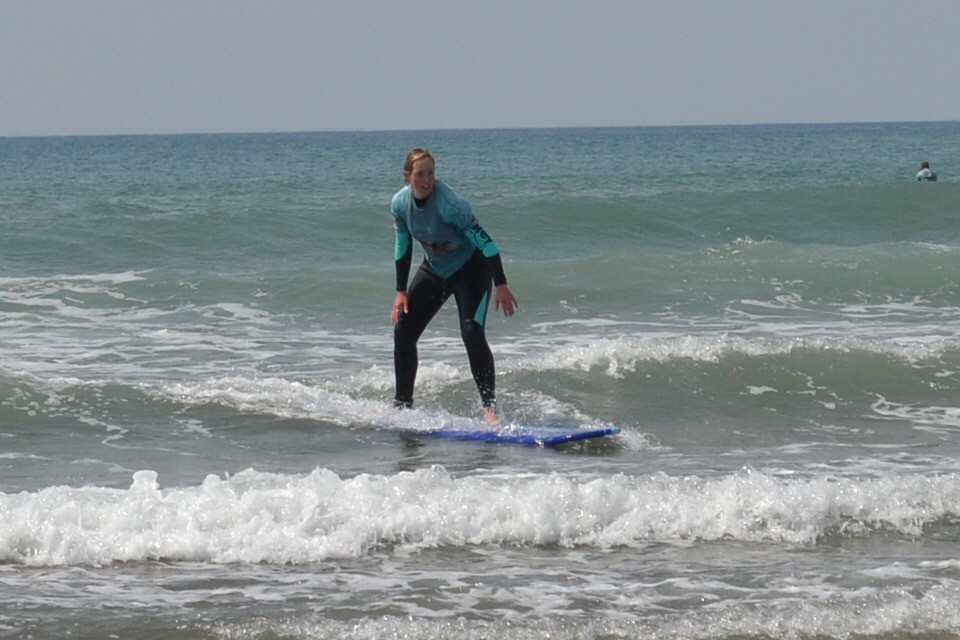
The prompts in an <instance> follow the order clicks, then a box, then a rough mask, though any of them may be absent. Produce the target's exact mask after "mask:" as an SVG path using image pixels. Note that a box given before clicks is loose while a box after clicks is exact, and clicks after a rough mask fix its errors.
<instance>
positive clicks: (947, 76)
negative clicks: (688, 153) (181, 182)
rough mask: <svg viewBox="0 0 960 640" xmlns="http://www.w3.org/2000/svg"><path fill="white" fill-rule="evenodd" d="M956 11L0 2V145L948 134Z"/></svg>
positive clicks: (808, 3) (946, 4) (399, 1)
mask: <svg viewBox="0 0 960 640" xmlns="http://www.w3.org/2000/svg"><path fill="white" fill-rule="evenodd" d="M958 64H960V0H924V1H923V2H916V1H913V2H908V1H906V0H896V1H894V0H849V1H847V0H831V1H822V0H786V1H779V0H699V1H696V0H669V1H667V0H587V1H581V0H552V1H548V0H510V2H506V1H505V0H489V1H488V0H342V1H341V0H313V1H306V0H260V1H241V0H236V1H234V0H153V1H146V0H0V136H38V135H104V134H157V133H224V132H274V131H356V130H424V129H474V128H513V127H583V126H661V125H711V124H768V123H788V122H789V123H815V122H894V121H929V120H957V119H960V81H958V78H960V74H958V68H957V67H958Z"/></svg>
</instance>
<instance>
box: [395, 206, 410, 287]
mask: <svg viewBox="0 0 960 640" xmlns="http://www.w3.org/2000/svg"><path fill="white" fill-rule="evenodd" d="M395 229H396V233H397V244H396V246H395V247H394V249H393V259H394V261H395V264H396V267H397V291H406V290H407V279H408V278H409V277H410V265H411V263H412V262H413V238H412V237H411V236H410V231H409V230H408V229H407V227H406V225H405V224H403V223H400V222H398V223H397V224H396V225H395Z"/></svg>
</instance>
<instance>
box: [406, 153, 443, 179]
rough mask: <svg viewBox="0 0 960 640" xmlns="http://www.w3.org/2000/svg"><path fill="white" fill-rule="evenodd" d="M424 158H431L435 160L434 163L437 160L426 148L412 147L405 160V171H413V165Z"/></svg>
mask: <svg viewBox="0 0 960 640" xmlns="http://www.w3.org/2000/svg"><path fill="white" fill-rule="evenodd" d="M424 158H430V159H431V160H433V162H434V164H436V162H437V160H436V158H434V157H433V154H432V153H430V152H429V151H427V150H426V149H421V148H419V147H417V148H416V149H411V150H410V152H409V153H407V157H406V159H405V160H404V161H403V172H404V173H410V172H411V171H413V165H414V164H416V163H417V162H419V161H421V160H423V159H424Z"/></svg>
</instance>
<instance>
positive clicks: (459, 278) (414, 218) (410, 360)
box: [390, 149, 517, 424]
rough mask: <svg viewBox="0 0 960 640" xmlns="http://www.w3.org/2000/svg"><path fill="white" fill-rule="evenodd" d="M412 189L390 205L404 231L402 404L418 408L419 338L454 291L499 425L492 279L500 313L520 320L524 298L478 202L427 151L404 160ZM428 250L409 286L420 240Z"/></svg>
mask: <svg viewBox="0 0 960 640" xmlns="http://www.w3.org/2000/svg"><path fill="white" fill-rule="evenodd" d="M403 178H404V181H405V182H406V186H405V187H404V188H403V189H401V190H400V191H398V192H397V193H396V195H394V196H393V199H392V201H391V203H390V211H391V213H392V214H393V218H394V228H395V230H396V248H395V251H394V258H395V260H396V269H397V297H396V300H395V301H394V303H393V311H392V312H391V314H390V318H391V320H393V323H394V332H393V362H394V370H395V373H396V383H397V389H396V397H395V399H394V405H395V406H397V407H412V406H413V387H414V383H415V381H416V378H417V365H418V363H419V359H418V355H417V341H418V340H419V339H420V335H421V334H422V333H423V331H424V329H426V327H427V324H429V322H430V320H431V319H432V318H433V316H434V315H436V313H437V311H439V310H440V307H442V306H443V303H444V302H446V300H447V298H449V297H450V295H451V294H452V295H453V296H454V298H455V299H456V301H457V309H458V310H459V314H460V335H461V336H462V338H463V344H464V346H465V347H466V348H467V357H468V359H469V360H470V371H471V373H473V379H474V380H475V381H476V383H477V390H478V391H479V392H480V400H481V402H482V403H483V410H484V418H485V419H486V420H487V422H490V423H491V424H496V423H498V422H499V418H498V416H497V406H496V402H497V398H496V383H495V372H494V366H493V354H492V353H491V352H490V346H489V345H488V344H487V337H486V332H485V331H484V323H485V321H486V317H487V307H488V306H489V302H490V292H491V281H492V282H493V284H495V285H496V290H495V295H494V300H495V302H496V308H497V309H502V310H503V313H504V315H505V316H507V317H510V316H512V315H513V314H514V313H515V311H516V308H517V299H516V298H515V297H514V296H513V293H511V291H510V287H508V286H507V278H506V276H505V275H504V273H503V263H502V261H501V260H500V250H499V249H498V248H497V245H496V244H495V243H494V242H493V240H492V239H491V238H490V236H488V235H487V233H486V232H485V231H484V230H483V229H482V228H481V227H480V224H479V223H478V222H477V219H476V217H475V216H474V215H473V211H472V210H471V209H470V205H469V204H468V203H467V201H466V200H464V199H463V198H462V197H460V196H459V195H458V194H457V193H456V192H455V191H454V190H453V189H451V188H450V187H448V186H447V185H446V184H444V183H443V182H440V181H439V180H437V179H436V162H435V161H434V158H433V156H432V155H431V154H430V152H429V151H427V150H426V149H413V150H412V151H410V153H408V154H407V157H406V160H405V161H404V163H403ZM414 238H415V239H416V240H418V241H419V242H420V245H421V246H422V247H423V252H424V260H423V263H422V264H421V265H420V268H419V269H418V270H417V272H416V274H414V276H413V280H412V281H411V282H410V285H409V287H408V286H407V278H408V276H409V275H410V265H411V264H412V257H413V239H414Z"/></svg>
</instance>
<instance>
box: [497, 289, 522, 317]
mask: <svg viewBox="0 0 960 640" xmlns="http://www.w3.org/2000/svg"><path fill="white" fill-rule="evenodd" d="M496 299H497V309H502V310H503V315H505V316H507V317H508V318H509V317H511V316H512V315H513V314H514V313H516V312H517V306H518V305H517V299H516V298H515V297H514V295H513V292H512V291H510V287H508V286H507V285H505V284H501V285H498V286H497V293H496Z"/></svg>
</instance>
